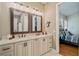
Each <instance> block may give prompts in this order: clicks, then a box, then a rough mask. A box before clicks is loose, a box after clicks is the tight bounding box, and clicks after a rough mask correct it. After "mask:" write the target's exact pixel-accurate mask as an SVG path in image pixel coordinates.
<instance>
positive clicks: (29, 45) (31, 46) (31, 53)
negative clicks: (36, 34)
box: [27, 40, 33, 56]
mask: <svg viewBox="0 0 79 59" xmlns="http://www.w3.org/2000/svg"><path fill="white" fill-rule="evenodd" d="M27 49H28V56H33V40H29V41H27Z"/></svg>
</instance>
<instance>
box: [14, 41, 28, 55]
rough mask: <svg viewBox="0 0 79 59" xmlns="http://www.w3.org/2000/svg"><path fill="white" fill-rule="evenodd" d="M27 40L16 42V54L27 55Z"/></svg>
mask: <svg viewBox="0 0 79 59" xmlns="http://www.w3.org/2000/svg"><path fill="white" fill-rule="evenodd" d="M27 48H28V47H27V41H24V42H18V43H16V44H15V56H27V55H28V51H27Z"/></svg>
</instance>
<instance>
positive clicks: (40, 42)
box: [39, 38, 43, 55]
mask: <svg viewBox="0 0 79 59" xmlns="http://www.w3.org/2000/svg"><path fill="white" fill-rule="evenodd" d="M42 40H43V38H40V39H39V55H42V54H43V52H42V50H43V44H42V43H43V42H42Z"/></svg>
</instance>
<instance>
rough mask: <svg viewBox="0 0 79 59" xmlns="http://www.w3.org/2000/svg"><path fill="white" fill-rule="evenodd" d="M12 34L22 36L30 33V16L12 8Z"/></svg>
mask: <svg viewBox="0 0 79 59" xmlns="http://www.w3.org/2000/svg"><path fill="white" fill-rule="evenodd" d="M10 16H11V22H10V23H11V34H22V33H27V32H29V26H28V24H29V14H28V13H26V12H24V11H20V10H16V9H13V8H10Z"/></svg>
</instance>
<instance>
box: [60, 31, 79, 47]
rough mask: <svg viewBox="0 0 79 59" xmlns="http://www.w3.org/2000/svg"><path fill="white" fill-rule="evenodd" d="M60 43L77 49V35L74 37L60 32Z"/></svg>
mask: <svg viewBox="0 0 79 59" xmlns="http://www.w3.org/2000/svg"><path fill="white" fill-rule="evenodd" d="M59 38H60V43H64V44H69V45H72V46H77V47H79V34H78V35H74V34H72V33H71V32H65V31H60V34H59Z"/></svg>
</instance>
